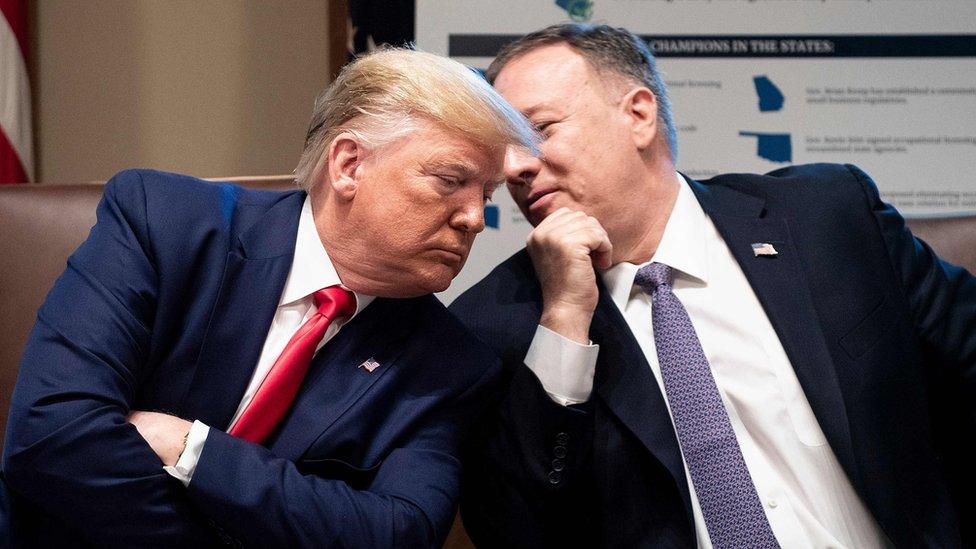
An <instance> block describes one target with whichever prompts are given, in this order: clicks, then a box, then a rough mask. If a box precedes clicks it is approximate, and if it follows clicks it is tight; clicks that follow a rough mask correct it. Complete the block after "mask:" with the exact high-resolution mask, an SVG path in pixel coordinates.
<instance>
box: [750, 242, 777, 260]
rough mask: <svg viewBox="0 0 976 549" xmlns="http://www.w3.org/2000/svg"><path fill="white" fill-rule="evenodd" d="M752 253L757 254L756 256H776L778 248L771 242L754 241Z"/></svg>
mask: <svg viewBox="0 0 976 549" xmlns="http://www.w3.org/2000/svg"><path fill="white" fill-rule="evenodd" d="M752 253H753V254H755V256H756V257H759V256H766V257H776V254H777V252H776V248H774V247H773V245H772V244H770V243H769V242H753V243H752Z"/></svg>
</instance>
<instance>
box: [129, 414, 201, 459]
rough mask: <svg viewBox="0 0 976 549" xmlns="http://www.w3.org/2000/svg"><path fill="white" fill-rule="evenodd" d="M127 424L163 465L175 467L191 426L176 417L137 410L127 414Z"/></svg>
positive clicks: (189, 423)
mask: <svg viewBox="0 0 976 549" xmlns="http://www.w3.org/2000/svg"><path fill="white" fill-rule="evenodd" d="M129 423H131V424H133V425H135V427H136V430H137V431H139V434H140V435H142V438H144V439H146V442H147V443H149V446H150V447H151V448H152V449H153V452H156V455H157V456H159V459H160V461H162V462H163V465H176V462H177V461H178V460H179V459H180V454H182V453H183V448H184V446H185V441H186V435H187V433H189V432H190V427H191V426H192V425H193V424H192V423H191V422H189V421H186V420H185V419H180V418H178V417H176V416H170V415H166V414H161V413H159V412H141V411H139V410H136V411H134V412H132V413H131V414H129Z"/></svg>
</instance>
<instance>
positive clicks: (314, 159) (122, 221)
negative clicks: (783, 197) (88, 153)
mask: <svg viewBox="0 0 976 549" xmlns="http://www.w3.org/2000/svg"><path fill="white" fill-rule="evenodd" d="M534 135H535V134H534V133H533V132H532V129H531V128H530V127H529V126H528V125H527V124H526V123H525V121H524V119H522V118H521V117H520V116H519V115H518V114H517V113H516V112H515V111H514V110H512V109H511V107H509V106H508V104H507V103H505V102H504V101H503V100H502V99H501V98H500V97H499V96H498V95H497V94H496V93H495V92H494V91H493V90H492V89H491V88H490V87H489V86H488V85H487V84H486V83H485V82H484V81H482V80H481V79H480V78H479V77H478V76H477V75H476V74H474V73H472V72H471V71H470V70H468V69H467V68H465V67H464V66H462V65H460V64H458V63H456V62H453V61H450V60H447V59H444V58H440V57H437V56H434V55H430V54H425V53H420V52H414V51H408V50H385V51H381V52H378V53H375V54H372V55H369V56H367V57H364V58H361V59H359V60H358V61H356V62H354V63H353V64H351V65H350V66H348V67H346V69H345V70H344V71H343V72H342V74H341V75H340V76H339V77H338V78H337V80H336V81H335V82H334V83H333V84H332V86H330V87H329V89H328V90H326V92H325V93H324V94H323V95H322V96H321V97H320V98H319V99H318V100H317V101H316V104H315V110H314V113H313V117H312V123H311V129H310V130H309V133H308V137H307V139H306V142H305V150H304V152H303V154H302V157H301V160H300V162H299V166H298V169H297V171H296V180H297V182H298V184H299V186H300V187H301V190H295V191H291V192H284V193H275V192H264V191H253V190H246V189H242V188H239V187H236V186H233V185H227V184H211V183H206V182H203V181H200V180H197V179H193V178H190V177H186V176H178V175H173V174H165V173H160V172H154V171H146V170H136V171H127V172H123V173H121V174H119V175H117V176H116V177H114V178H113V179H112V180H111V181H110V182H109V183H108V185H107V186H106V188H105V196H104V198H103V200H102V202H101V204H100V205H99V207H98V222H97V224H96V225H95V227H94V228H93V229H92V232H91V235H90V236H89V238H88V239H87V240H86V241H85V243H83V244H82V245H81V247H80V248H79V249H78V250H77V251H76V252H75V253H74V254H73V255H72V256H71V258H70V259H69V260H68V268H67V270H66V271H65V272H64V274H63V275H62V276H61V277H60V278H59V279H58V281H57V282H56V283H55V286H54V288H53V289H52V291H51V293H50V294H49V295H48V297H47V300H46V301H45V303H44V305H43V306H42V307H41V309H40V311H39V313H38V321H37V325H36V326H35V328H34V331H33V333H32V335H31V338H30V341H29V343H28V346H27V349H26V351H25V353H24V357H23V363H22V366H21V371H20V376H19V379H18V382H17V386H16V389H15V391H14V395H13V404H12V408H11V412H10V419H9V429H8V433H7V438H6V442H5V446H4V456H3V473H4V480H5V484H6V488H7V490H8V493H7V496H8V499H9V500H10V509H9V513H8V517H7V519H8V521H9V526H10V527H11V529H12V531H13V538H12V539H11V540H9V543H11V544H13V545H18V546H63V545H66V544H68V545H79V544H80V545H94V546H126V547H163V546H166V547H181V546H198V545H211V544H213V543H216V542H218V539H219V540H220V541H223V542H225V543H230V544H233V545H247V546H263V547H308V546H317V547H331V546H343V547H394V546H396V547H400V546H405V547H415V546H438V545H439V544H441V543H442V542H443V540H444V538H445V536H446V534H447V532H448V529H449V528H450V525H451V520H452V518H453V514H454V506H455V499H456V496H457V492H458V474H459V465H458V451H459V446H460V444H461V442H462V441H461V435H462V433H463V432H464V431H465V430H466V429H467V427H468V424H469V422H470V420H471V419H472V418H473V416H474V415H475V414H477V412H478V404H479V401H480V400H481V399H480V398H479V395H481V394H482V393H483V391H484V390H485V389H486V387H487V386H488V385H489V384H490V383H491V380H492V378H493V377H494V375H495V374H496V373H497V371H498V365H497V363H496V360H495V359H494V358H493V356H492V354H491V353H490V351H488V350H487V349H486V348H484V347H483V346H482V345H481V344H479V343H478V342H477V341H476V340H475V339H474V338H473V337H472V336H470V335H469V334H468V333H467V332H466V331H465V330H464V329H463V328H462V327H461V325H460V324H459V323H458V322H457V321H455V320H454V319H453V318H452V317H451V316H450V315H449V314H448V313H447V312H446V310H445V309H444V307H443V306H442V305H441V304H440V303H439V302H438V301H437V300H436V299H435V298H434V297H433V296H431V295H430V294H431V293H432V292H436V291H441V290H444V289H445V288H447V287H448V285H449V284H450V282H451V280H452V279H453V278H454V276H455V275H457V273H458V271H459V270H460V269H461V267H462V265H463V264H464V262H465V260H466V258H467V255H468V252H469V250H470V248H471V244H472V241H473V239H474V237H475V235H476V234H477V233H478V232H480V231H481V230H482V229H483V228H484V220H483V217H482V212H483V207H484V203H485V200H486V199H487V198H488V197H489V196H490V195H491V193H492V191H493V190H494V189H495V187H496V185H497V184H498V182H499V178H500V170H501V167H502V161H503V156H504V154H505V150H506V148H508V147H511V146H515V147H526V148H530V149H531V148H532V147H533V146H534V143H533V140H534V139H535V137H534Z"/></svg>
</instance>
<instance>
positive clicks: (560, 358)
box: [525, 324, 600, 406]
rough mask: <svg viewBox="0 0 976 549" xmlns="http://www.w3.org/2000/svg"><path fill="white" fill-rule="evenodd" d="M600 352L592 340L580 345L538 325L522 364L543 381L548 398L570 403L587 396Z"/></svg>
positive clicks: (566, 403)
mask: <svg viewBox="0 0 976 549" xmlns="http://www.w3.org/2000/svg"><path fill="white" fill-rule="evenodd" d="M599 353H600V346H599V345H594V344H593V342H592V341H591V342H590V344H589V345H580V344H579V343H576V342H575V341H573V340H571V339H567V338H565V337H563V336H562V335H560V334H558V333H556V332H554V331H552V330H550V329H549V328H546V327H545V326H542V325H541V324H540V325H539V326H538V327H537V328H536V329H535V337H533V338H532V344H531V345H529V352H527V353H526V354H525V365H526V366H528V367H529V369H530V370H532V371H533V372H534V373H535V375H536V377H538V378H539V381H541V382H542V388H543V389H545V390H546V393H547V394H548V395H549V398H551V399H552V400H554V401H555V402H558V403H559V404H562V405H563V406H569V405H570V404H579V403H581V402H586V401H587V400H589V399H590V393H592V392H593V372H594V371H596V358H597V355H599Z"/></svg>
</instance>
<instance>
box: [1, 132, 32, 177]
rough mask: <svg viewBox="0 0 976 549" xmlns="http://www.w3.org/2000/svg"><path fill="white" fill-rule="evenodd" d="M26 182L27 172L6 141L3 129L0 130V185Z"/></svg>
mask: <svg viewBox="0 0 976 549" xmlns="http://www.w3.org/2000/svg"><path fill="white" fill-rule="evenodd" d="M27 182H28V180H27V172H25V171H24V166H22V165H21V163H20V157H19V156H17V151H15V150H14V148H13V146H12V145H11V144H10V141H8V140H7V134H6V133H5V132H4V131H3V128H0V184H4V183H27Z"/></svg>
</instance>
